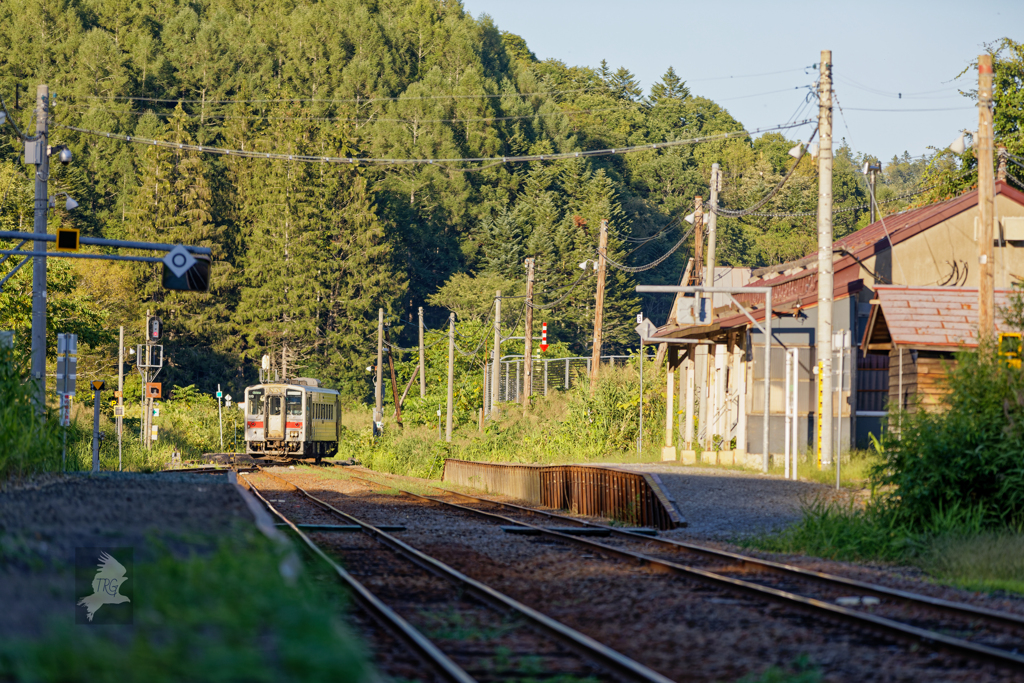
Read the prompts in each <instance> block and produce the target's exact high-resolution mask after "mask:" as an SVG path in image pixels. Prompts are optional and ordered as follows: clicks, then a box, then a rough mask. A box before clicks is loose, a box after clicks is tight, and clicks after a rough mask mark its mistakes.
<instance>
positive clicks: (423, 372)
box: [420, 306, 427, 398]
mask: <svg viewBox="0 0 1024 683" xmlns="http://www.w3.org/2000/svg"><path fill="white" fill-rule="evenodd" d="M426 368H427V363H426V359H425V350H424V348H423V307H422V306H420V398H424V397H425V396H426V395H427V369H426Z"/></svg>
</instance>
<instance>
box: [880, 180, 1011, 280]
mask: <svg viewBox="0 0 1024 683" xmlns="http://www.w3.org/2000/svg"><path fill="white" fill-rule="evenodd" d="M976 216H978V209H977V207H975V208H973V209H970V210H968V211H964V212H963V213H961V214H959V215H957V216H954V217H952V218H950V219H948V220H946V221H944V222H942V223H940V224H939V225H936V226H935V227H933V228H930V229H928V230H925V231H924V232H921V233H919V234H917V235H915V236H914V237H911V238H910V239H907V240H904V241H902V242H900V243H899V244H897V245H896V250H895V251H896V255H895V259H894V258H893V256H892V253H891V250H888V249H887V250H885V251H883V252H880V253H878V254H876V255H875V256H872V257H871V258H869V259H865V261H864V262H865V264H866V265H867V267H868V268H869V269H870V270H872V271H875V272H877V273H878V274H879V275H881V276H883V277H885V278H886V279H888V280H889V281H890V282H892V283H893V284H897V285H910V286H916V287H930V286H937V285H939V284H940V283H942V282H943V281H944V280H945V279H946V277H947V276H948V275H949V273H950V265H949V264H950V263H952V262H953V261H954V260H955V261H958V262H960V267H961V270H962V269H963V265H964V263H966V264H967V281H966V282H963V283H962V286H964V287H969V288H975V287H977V286H978V245H977V242H976V241H975V237H974V219H975V217H976ZM996 216H997V218H998V217H1002V216H1024V206H1021V205H1020V204H1017V203H1016V202H1014V201H1012V200H1010V199H1008V198H1006V197H1004V196H1002V195H996ZM998 233H999V229H998V226H997V227H996V234H997V236H998ZM1016 244H1017V245H1018V246H1014V243H1010V242H1007V244H1006V246H1005V247H1003V246H996V247H995V248H994V251H995V263H996V273H995V277H996V288H997V289H1009V288H1010V286H1011V285H1012V284H1013V282H1014V281H1015V279H1014V277H1013V275H1018V276H1021V277H1024V244H1022V243H1019V242H1018V243H1016ZM947 261H948V262H949V263H947ZM861 277H862V278H863V279H864V284H865V285H866V286H867V287H869V288H872V289H873V288H874V285H875V281H874V277H872V275H871V274H870V273H868V272H867V271H866V270H865V269H864V268H861ZM961 282H962V281H961ZM950 284H952V283H950Z"/></svg>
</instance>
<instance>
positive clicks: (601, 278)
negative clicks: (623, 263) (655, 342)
mask: <svg viewBox="0 0 1024 683" xmlns="http://www.w3.org/2000/svg"><path fill="white" fill-rule="evenodd" d="M597 253H598V256H597V295H596V298H595V305H594V350H593V352H592V353H591V354H590V395H591V396H593V395H594V392H595V391H597V376H598V374H599V372H600V367H601V343H602V340H603V336H604V331H603V329H602V327H603V326H604V285H605V270H606V268H607V265H606V263H605V261H606V257H607V256H608V221H607V220H602V221H601V233H600V235H599V237H598V240H597ZM640 352H641V359H642V358H643V345H642V344H641V345H640ZM641 362H642V360H641Z"/></svg>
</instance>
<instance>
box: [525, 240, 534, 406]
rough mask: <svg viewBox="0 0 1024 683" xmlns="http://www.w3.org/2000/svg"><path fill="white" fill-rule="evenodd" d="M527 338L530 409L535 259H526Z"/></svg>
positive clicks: (527, 401) (527, 395)
mask: <svg viewBox="0 0 1024 683" xmlns="http://www.w3.org/2000/svg"><path fill="white" fill-rule="evenodd" d="M525 335H526V338H525V339H524V346H525V348H524V350H523V406H524V407H526V408H529V407H530V395H531V394H532V393H533V259H532V258H528V259H526V332H525Z"/></svg>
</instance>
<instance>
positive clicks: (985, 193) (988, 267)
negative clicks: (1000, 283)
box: [978, 54, 996, 340]
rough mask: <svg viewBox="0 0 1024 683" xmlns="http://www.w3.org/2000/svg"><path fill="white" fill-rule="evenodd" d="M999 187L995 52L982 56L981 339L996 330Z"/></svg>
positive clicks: (980, 153)
mask: <svg viewBox="0 0 1024 683" xmlns="http://www.w3.org/2000/svg"><path fill="white" fill-rule="evenodd" d="M995 205H996V187H995V181H994V180H993V178H992V55H987V54H985V55H979V56H978V213H979V214H981V229H980V230H979V231H978V265H979V268H978V339H979V340H980V339H982V338H983V337H989V336H991V335H992V334H993V333H994V332H995V328H996V324H995V305H996V301H995V263H994V262H993V253H992V240H993V238H994V235H995V225H994V223H995V208H996V207H995Z"/></svg>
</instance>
